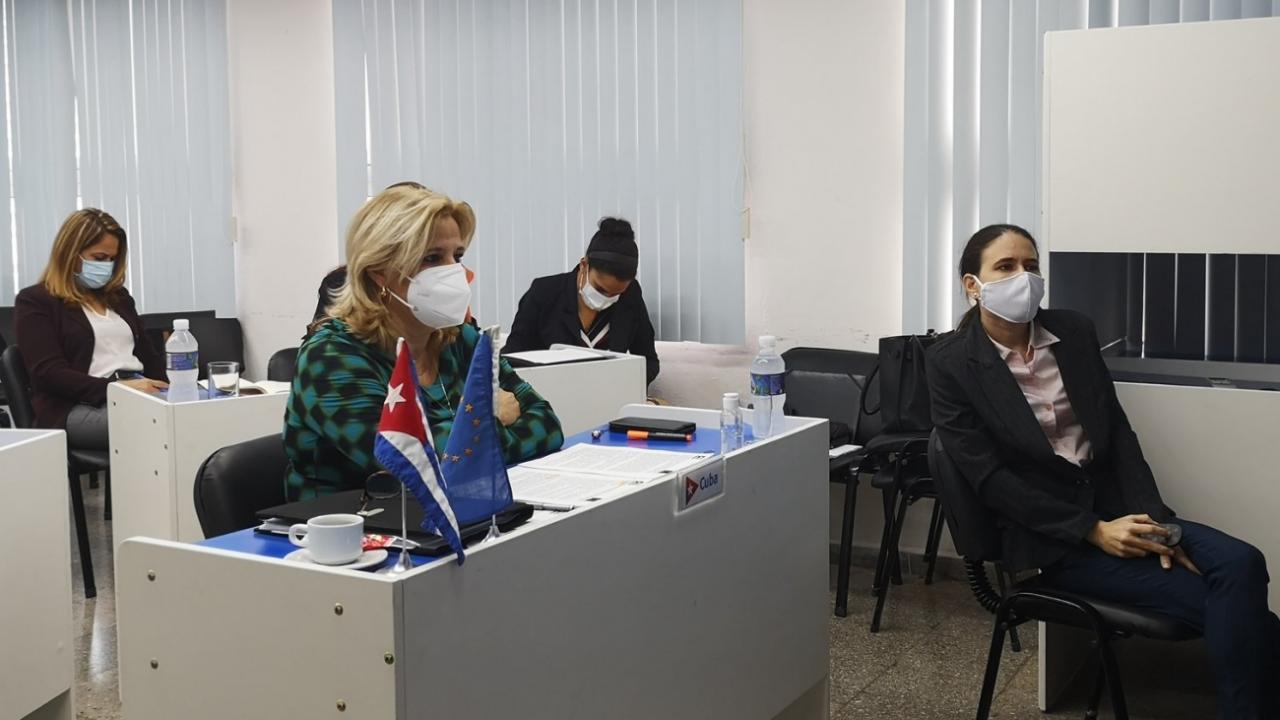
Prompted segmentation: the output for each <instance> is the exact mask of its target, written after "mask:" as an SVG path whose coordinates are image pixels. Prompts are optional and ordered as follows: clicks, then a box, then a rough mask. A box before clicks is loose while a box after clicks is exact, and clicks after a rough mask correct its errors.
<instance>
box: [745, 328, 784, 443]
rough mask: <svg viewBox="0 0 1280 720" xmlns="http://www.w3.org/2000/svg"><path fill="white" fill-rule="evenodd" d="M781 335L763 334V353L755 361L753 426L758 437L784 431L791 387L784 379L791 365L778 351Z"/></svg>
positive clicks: (753, 361)
mask: <svg viewBox="0 0 1280 720" xmlns="http://www.w3.org/2000/svg"><path fill="white" fill-rule="evenodd" d="M777 346H778V339H777V338H775V337H774V336H772V335H761V336H760V353H759V354H758V355H756V359H755V360H752V361H751V404H752V405H753V406H754V408H755V409H754V412H753V413H752V422H751V430H752V432H754V433H755V436H756V439H757V440H763V439H764V438H767V437H769V436H771V435H776V434H777V433H779V432H781V431H782V426H783V423H784V422H785V421H784V420H783V419H782V417H783V416H782V406H783V405H784V404H786V402H787V389H786V386H785V384H784V382H783V378H784V377H785V376H786V371H787V366H786V363H784V362H783V361H782V356H781V355H779V354H778V347H777Z"/></svg>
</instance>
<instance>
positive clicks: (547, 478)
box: [507, 444, 711, 510]
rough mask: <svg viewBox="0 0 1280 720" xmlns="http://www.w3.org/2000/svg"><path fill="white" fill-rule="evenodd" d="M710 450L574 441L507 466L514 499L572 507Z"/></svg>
mask: <svg viewBox="0 0 1280 720" xmlns="http://www.w3.org/2000/svg"><path fill="white" fill-rule="evenodd" d="M710 456H711V453H684V452H671V451H669V450H646V449H640V448H625V447H607V446H597V445H587V444H582V445H574V446H573V447H571V448H569V449H567V450H563V451H561V452H558V453H555V454H552V455H548V456H546V457H544V458H539V459H537V460H531V461H529V462H527V463H524V464H523V465H518V466H516V467H514V468H511V469H510V470H509V471H508V472H507V475H508V477H509V478H510V479H511V492H512V494H513V495H514V496H515V499H517V500H521V501H524V502H527V503H529V504H530V505H533V506H534V507H538V508H543V509H546V510H572V509H573V508H575V507H577V506H579V505H583V504H585V503H588V502H591V501H594V500H598V499H600V498H601V497H602V496H603V495H605V494H606V493H608V492H611V491H614V490H617V489H618V488H621V487H625V486H626V485H630V484H635V483H644V482H648V481H650V480H656V479H658V478H661V477H664V476H666V475H668V474H669V473H672V472H675V471H676V470H679V469H680V468H683V467H686V466H688V465H691V464H693V463H697V462H699V461H701V460H704V459H706V458H708V457H710Z"/></svg>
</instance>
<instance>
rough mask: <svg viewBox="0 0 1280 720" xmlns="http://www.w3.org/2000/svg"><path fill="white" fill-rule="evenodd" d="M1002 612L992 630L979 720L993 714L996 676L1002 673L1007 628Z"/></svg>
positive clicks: (979, 703)
mask: <svg viewBox="0 0 1280 720" xmlns="http://www.w3.org/2000/svg"><path fill="white" fill-rule="evenodd" d="M1007 629H1008V628H1007V626H1006V625H1005V618H1004V615H1003V614H1002V613H997V614H996V626H995V628H994V629H993V630H992V631H991V648H990V649H989V650H987V672H986V674H985V675H983V676H982V694H981V695H979V696H978V715H977V720H987V718H989V717H990V716H991V700H992V698H994V697H995V694H996V677H997V676H998V675H999V674H1000V655H1001V654H1002V653H1003V652H1004V634H1005V632H1006V630H1007Z"/></svg>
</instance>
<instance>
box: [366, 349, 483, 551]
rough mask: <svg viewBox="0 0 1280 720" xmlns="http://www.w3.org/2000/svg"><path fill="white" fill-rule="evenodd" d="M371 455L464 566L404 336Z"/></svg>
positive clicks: (442, 476) (455, 520)
mask: <svg viewBox="0 0 1280 720" xmlns="http://www.w3.org/2000/svg"><path fill="white" fill-rule="evenodd" d="M373 455H374V457H376V458H377V459H378V462H380V463H382V467H384V468H386V469H387V472H389V473H391V474H392V475H394V476H395V477H396V478H397V479H398V480H400V482H401V483H403V484H404V487H405V490H406V491H407V492H409V493H412V494H413V497H414V498H416V499H417V501H418V504H419V505H421V506H422V510H423V514H424V515H425V519H424V520H423V521H422V527H423V529H424V530H427V531H430V532H434V533H438V534H439V535H440V536H441V537H443V538H444V539H445V541H446V542H448V543H449V547H451V548H453V551H454V552H455V553H457V554H458V564H459V565H461V564H462V562H463V561H464V560H465V559H466V554H465V553H464V552H463V549H462V535H461V533H459V532H458V519H457V518H456V517H455V516H454V513H453V506H452V505H451V503H450V502H449V495H448V493H447V492H446V490H445V481H444V474H443V473H441V472H440V461H439V459H438V458H437V457H436V451H435V446H434V443H433V442H432V438H431V428H430V426H429V425H427V418H426V416H425V415H424V414H423V412H422V405H421V404H419V402H418V371H417V369H416V368H414V365H413V357H412V356H410V354H409V348H408V346H407V345H405V342H404V338H400V339H399V340H398V341H397V342H396V368H395V370H393V371H392V372H391V382H390V384H389V385H388V387H387V399H386V402H384V403H383V404H382V419H381V420H380V421H379V422H378V436H377V437H376V438H375V439H374V441H373Z"/></svg>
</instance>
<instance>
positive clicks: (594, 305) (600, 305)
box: [580, 278, 622, 312]
mask: <svg viewBox="0 0 1280 720" xmlns="http://www.w3.org/2000/svg"><path fill="white" fill-rule="evenodd" d="M580 292H581V293H582V302H584V303H586V304H587V307H589V308H591V309H592V310H595V311H596V312H600V311H601V310H607V309H609V308H611V307H613V306H614V304H616V303H617V302H618V298H620V297H622V296H621V295H613V296H609V295H605V294H604V293H602V292H600V291H599V290H597V289H596V286H595V285H592V284H591V280H590V279H589V278H588V279H584V280H583V282H582V290H581V291H580Z"/></svg>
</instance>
